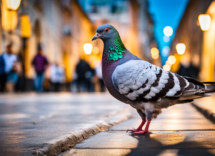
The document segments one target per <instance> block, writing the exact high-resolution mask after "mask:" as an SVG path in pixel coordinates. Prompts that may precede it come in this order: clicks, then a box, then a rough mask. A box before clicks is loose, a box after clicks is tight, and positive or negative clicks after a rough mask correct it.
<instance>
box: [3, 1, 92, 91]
mask: <svg viewBox="0 0 215 156" xmlns="http://www.w3.org/2000/svg"><path fill="white" fill-rule="evenodd" d="M1 3H2V5H1V16H0V17H1V19H2V20H1V22H3V23H2V24H1V26H2V27H1V28H2V29H1V31H0V32H1V53H2V52H4V51H5V45H7V44H8V43H9V42H12V43H13V52H14V53H15V54H17V55H18V54H20V55H22V58H23V64H24V69H25V70H24V72H25V73H24V75H25V77H26V79H27V80H28V81H30V82H29V85H31V87H28V88H27V89H26V90H30V88H33V87H32V85H33V83H32V80H33V78H34V75H35V74H34V68H33V67H32V65H31V62H32V59H33V57H34V56H35V55H36V53H37V45H38V44H42V45H43V49H44V55H45V56H46V57H47V58H48V60H49V63H50V64H59V65H61V66H63V67H64V68H65V73H66V82H71V81H72V79H73V77H72V75H73V72H74V69H75V66H76V64H77V63H78V61H79V59H80V58H81V57H83V58H86V61H89V59H88V57H87V56H85V55H86V54H85V53H84V50H83V45H84V44H85V43H90V42H91V38H92V36H93V35H94V32H95V28H94V27H93V24H92V23H91V21H90V19H89V18H88V16H87V15H86V14H85V12H84V11H83V9H82V8H81V6H80V5H79V3H78V2H77V1H76V0H51V1H50V0H31V1H29V0H21V3H20V6H19V8H18V9H17V10H10V9H8V8H7V7H8V6H7V4H6V0H2V2H1Z"/></svg>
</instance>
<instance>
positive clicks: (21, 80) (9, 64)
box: [0, 43, 105, 93]
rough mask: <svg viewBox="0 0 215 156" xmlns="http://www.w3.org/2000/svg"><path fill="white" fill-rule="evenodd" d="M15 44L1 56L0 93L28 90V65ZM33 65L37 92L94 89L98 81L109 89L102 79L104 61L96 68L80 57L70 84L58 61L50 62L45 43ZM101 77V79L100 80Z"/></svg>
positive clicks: (38, 49) (35, 57)
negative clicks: (26, 67) (14, 51)
mask: <svg viewBox="0 0 215 156" xmlns="http://www.w3.org/2000/svg"><path fill="white" fill-rule="evenodd" d="M12 46H13V45H12V44H11V43H10V44H8V45H7V46H6V51H5V52H4V53H3V54H1V55H0V92H1V93H3V92H15V91H25V89H23V88H25V85H26V83H25V79H26V77H25V74H24V73H25V68H24V63H23V60H22V57H21V55H20V56H17V55H15V54H13V52H12ZM31 65H32V66H33V67H34V69H35V77H34V83H33V84H34V85H33V88H34V90H35V91H36V92H48V91H51V92H59V91H72V92H94V91H95V82H98V84H99V90H100V91H101V92H104V91H105V85H104V82H103V79H102V71H101V64H99V65H98V66H96V68H95V69H93V68H91V67H90V65H89V64H88V63H87V62H86V61H84V60H82V59H80V61H79V63H78V64H77V66H76V69H75V72H74V74H73V81H72V82H71V83H69V84H68V83H66V78H65V69H64V67H63V66H61V65H59V64H58V63H53V64H50V63H49V61H48V59H47V57H46V56H45V55H44V54H43V46H42V45H41V44H39V45H38V47H37V54H36V55H35V56H34V58H33V60H32V63H31ZM96 80H97V81H96Z"/></svg>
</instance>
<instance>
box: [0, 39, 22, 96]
mask: <svg viewBox="0 0 215 156" xmlns="http://www.w3.org/2000/svg"><path fill="white" fill-rule="evenodd" d="M0 62H1V63H0V64H1V66H2V65H3V67H4V69H1V73H2V74H1V78H0V79H1V84H0V86H1V87H0V88H1V92H3V91H4V90H5V91H8V92H13V91H14V85H15V84H16V83H17V81H18V74H17V73H18V72H19V71H20V70H19V69H20V68H19V67H20V66H19V62H18V60H17V56H16V55H14V54H13V53H12V43H10V44H8V45H7V46H6V52H5V53H3V54H2V56H1V61H0Z"/></svg>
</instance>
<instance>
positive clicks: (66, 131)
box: [0, 93, 131, 156]
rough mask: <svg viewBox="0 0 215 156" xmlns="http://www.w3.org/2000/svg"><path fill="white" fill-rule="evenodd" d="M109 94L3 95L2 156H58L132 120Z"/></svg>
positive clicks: (0, 119) (0, 112) (126, 108)
mask: <svg viewBox="0 0 215 156" xmlns="http://www.w3.org/2000/svg"><path fill="white" fill-rule="evenodd" d="M130 110H131V108H130V106H128V105H125V104H123V103H121V102H119V101H117V100H116V99H114V98H113V97H111V96H110V95H109V94H107V93H104V94H102V93H101V94H70V93H59V94H14V95H0V141H1V143H0V155H4V156H17V155H21V156H25V155H26V156H29V155H35V154H36V155H57V154H60V153H62V152H63V151H65V150H68V149H69V148H71V147H72V146H74V145H75V144H76V143H78V142H81V141H82V140H84V139H86V138H88V137H90V136H92V135H94V134H96V133H98V132H100V131H104V130H107V129H108V128H110V127H111V126H113V125H115V124H117V123H119V122H121V121H124V120H127V119H128V118H130V117H131V113H130Z"/></svg>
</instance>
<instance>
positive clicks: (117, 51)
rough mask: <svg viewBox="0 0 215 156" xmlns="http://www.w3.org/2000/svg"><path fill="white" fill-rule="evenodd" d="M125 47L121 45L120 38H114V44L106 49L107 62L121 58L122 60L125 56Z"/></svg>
mask: <svg viewBox="0 0 215 156" xmlns="http://www.w3.org/2000/svg"><path fill="white" fill-rule="evenodd" d="M125 50H126V49H125V46H124V44H123V43H122V41H121V39H120V37H119V36H118V37H116V38H115V39H114V42H113V43H112V44H110V45H109V47H108V60H110V61H117V60H119V59H121V58H123V55H124V54H125Z"/></svg>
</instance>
